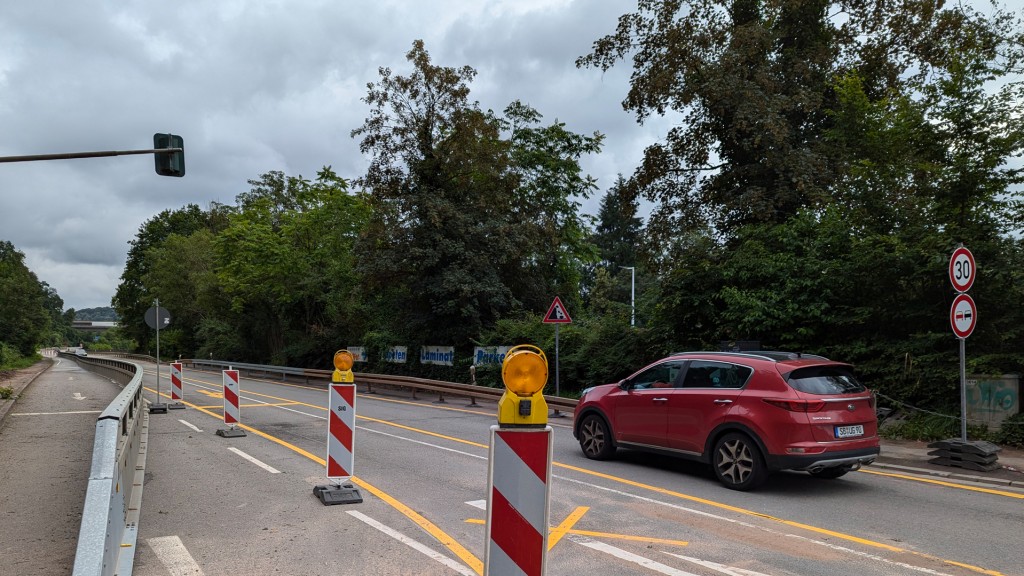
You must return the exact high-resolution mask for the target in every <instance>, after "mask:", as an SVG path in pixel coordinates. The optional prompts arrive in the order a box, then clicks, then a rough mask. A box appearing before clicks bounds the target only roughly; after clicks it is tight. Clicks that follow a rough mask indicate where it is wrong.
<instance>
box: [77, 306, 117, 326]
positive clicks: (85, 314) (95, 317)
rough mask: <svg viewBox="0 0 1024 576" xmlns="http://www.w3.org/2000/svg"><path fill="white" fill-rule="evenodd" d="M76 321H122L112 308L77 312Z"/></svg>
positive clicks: (87, 309)
mask: <svg viewBox="0 0 1024 576" xmlns="http://www.w3.org/2000/svg"><path fill="white" fill-rule="evenodd" d="M75 320H90V321H92V322H118V321H120V320H121V319H120V318H119V317H118V316H117V312H115V311H114V309H113V308H111V307H110V306H103V307H100V308H83V309H81V310H75Z"/></svg>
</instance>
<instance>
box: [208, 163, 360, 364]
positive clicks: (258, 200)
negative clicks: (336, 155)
mask: <svg viewBox="0 0 1024 576" xmlns="http://www.w3.org/2000/svg"><path fill="white" fill-rule="evenodd" d="M250 183H251V184H253V186H254V187H253V189H252V191H250V192H248V193H245V194H242V195H239V209H238V210H237V211H236V212H235V213H234V214H232V215H231V216H230V217H229V224H228V226H227V228H225V229H224V230H223V231H222V232H221V233H220V235H219V236H218V238H217V240H216V252H217V266H216V276H217V279H218V284H219V287H220V288H222V289H223V292H224V295H225V296H226V299H225V303H226V304H228V306H226V307H228V308H229V309H230V312H228V313H223V312H222V313H221V314H219V317H220V319H221V320H223V319H224V318H225V316H227V317H228V318H229V319H231V320H232V321H231V322H230V324H233V325H234V327H235V328H236V330H237V331H238V332H239V334H240V335H241V339H240V340H232V339H230V338H226V336H227V334H226V331H225V329H224V326H223V325H222V323H218V322H213V321H211V322H206V323H205V324H204V329H203V334H205V335H206V337H207V338H208V339H209V343H207V344H205V345H204V349H205V348H210V349H211V350H210V351H211V352H214V351H216V352H217V353H222V352H223V348H220V347H218V346H220V345H223V344H227V345H229V346H230V347H234V346H235V345H236V344H237V343H238V342H244V343H247V346H246V349H245V350H244V352H243V356H245V357H247V358H252V359H256V360H260V361H267V360H269V361H273V362H275V363H288V362H293V363H298V364H302V363H308V362H313V361H317V360H316V359H319V362H320V363H325V362H326V360H327V356H329V354H330V353H332V352H333V351H334V349H333V348H330V346H331V343H330V342H329V339H328V336H332V335H334V334H335V333H336V332H335V330H334V329H333V327H334V326H335V324H336V323H337V324H338V325H341V326H345V327H346V328H348V329H351V327H352V326H353V325H355V320H356V319H357V318H358V307H357V306H354V305H353V300H354V299H353V295H352V292H353V289H354V287H355V285H356V279H355V278H354V277H353V272H352V256H351V252H352V245H353V243H354V241H355V238H356V236H357V235H358V234H359V232H360V231H361V230H362V229H363V227H364V225H365V221H366V218H367V208H366V205H365V203H364V201H363V199H362V198H361V197H357V196H352V195H350V194H348V184H347V182H345V181H344V180H343V179H341V178H339V177H338V176H337V175H336V174H335V173H334V172H333V171H332V170H331V169H330V167H324V168H323V169H322V170H321V171H320V172H319V173H318V175H317V179H316V180H315V181H313V182H310V181H307V180H304V179H302V178H301V176H300V177H297V178H293V177H285V176H284V175H283V174H282V173H280V172H271V173H268V174H264V175H262V176H261V177H260V179H259V180H256V181H250ZM214 340H216V341H217V342H219V343H220V344H218V346H214V344H213V341H214ZM215 348H216V350H214V349H215Z"/></svg>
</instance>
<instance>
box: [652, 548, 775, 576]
mask: <svg viewBox="0 0 1024 576" xmlns="http://www.w3.org/2000/svg"><path fill="white" fill-rule="evenodd" d="M662 552H664V553H665V554H668V555H669V556H675V557H676V558H679V559H680V560H686V561H687V562H693V563H694V564H696V565H698V566H703V567H705V568H710V569H711V570H715V571H717V572H721V573H722V574H725V575H726V576H770V575H769V574H765V573H763V572H754V571H753V570H747V569H746V568H735V567H733V566H727V565H725V564H719V563H718V562H711V561H710V560H700V559H698V558H691V557H689V556H683V555H681V554H673V553H671V552H665V551H664V550H662Z"/></svg>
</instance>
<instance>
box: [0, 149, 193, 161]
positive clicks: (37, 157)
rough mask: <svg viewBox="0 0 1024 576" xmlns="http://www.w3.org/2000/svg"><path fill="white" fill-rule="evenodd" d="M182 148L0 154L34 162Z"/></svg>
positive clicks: (170, 152) (161, 152)
mask: <svg viewBox="0 0 1024 576" xmlns="http://www.w3.org/2000/svg"><path fill="white" fill-rule="evenodd" d="M184 151H185V149H184V148H152V149H149V150H107V151H103V152H68V153H64V154H35V155H32V156H0V163H3V162H35V161H37V160H73V159H75V158H107V157H110V156H131V155H133V154H172V153H174V152H184Z"/></svg>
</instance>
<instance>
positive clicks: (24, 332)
mask: <svg viewBox="0 0 1024 576" xmlns="http://www.w3.org/2000/svg"><path fill="white" fill-rule="evenodd" d="M48 288H49V286H46V285H45V284H44V283H41V282H39V279H38V278H37V277H36V275H35V274H34V273H33V272H32V271H31V270H29V269H28V267H27V266H25V255H24V254H22V253H21V252H20V251H18V250H17V249H16V248H15V247H14V244H11V243H10V242H8V241H6V240H2V241H0V345H2V344H3V343H6V344H9V345H10V346H12V347H13V348H15V349H16V350H17V351H18V353H19V354H21V355H22V356H32V355H33V354H35V353H36V347H37V346H38V345H39V344H41V343H42V341H43V337H44V335H45V334H47V332H48V331H49V329H50V322H51V318H50V316H49V315H48V309H47V307H46V305H47V300H48V299H49V298H51V297H52V296H55V295H56V294H55V293H53V292H52V290H47V289H48Z"/></svg>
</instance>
